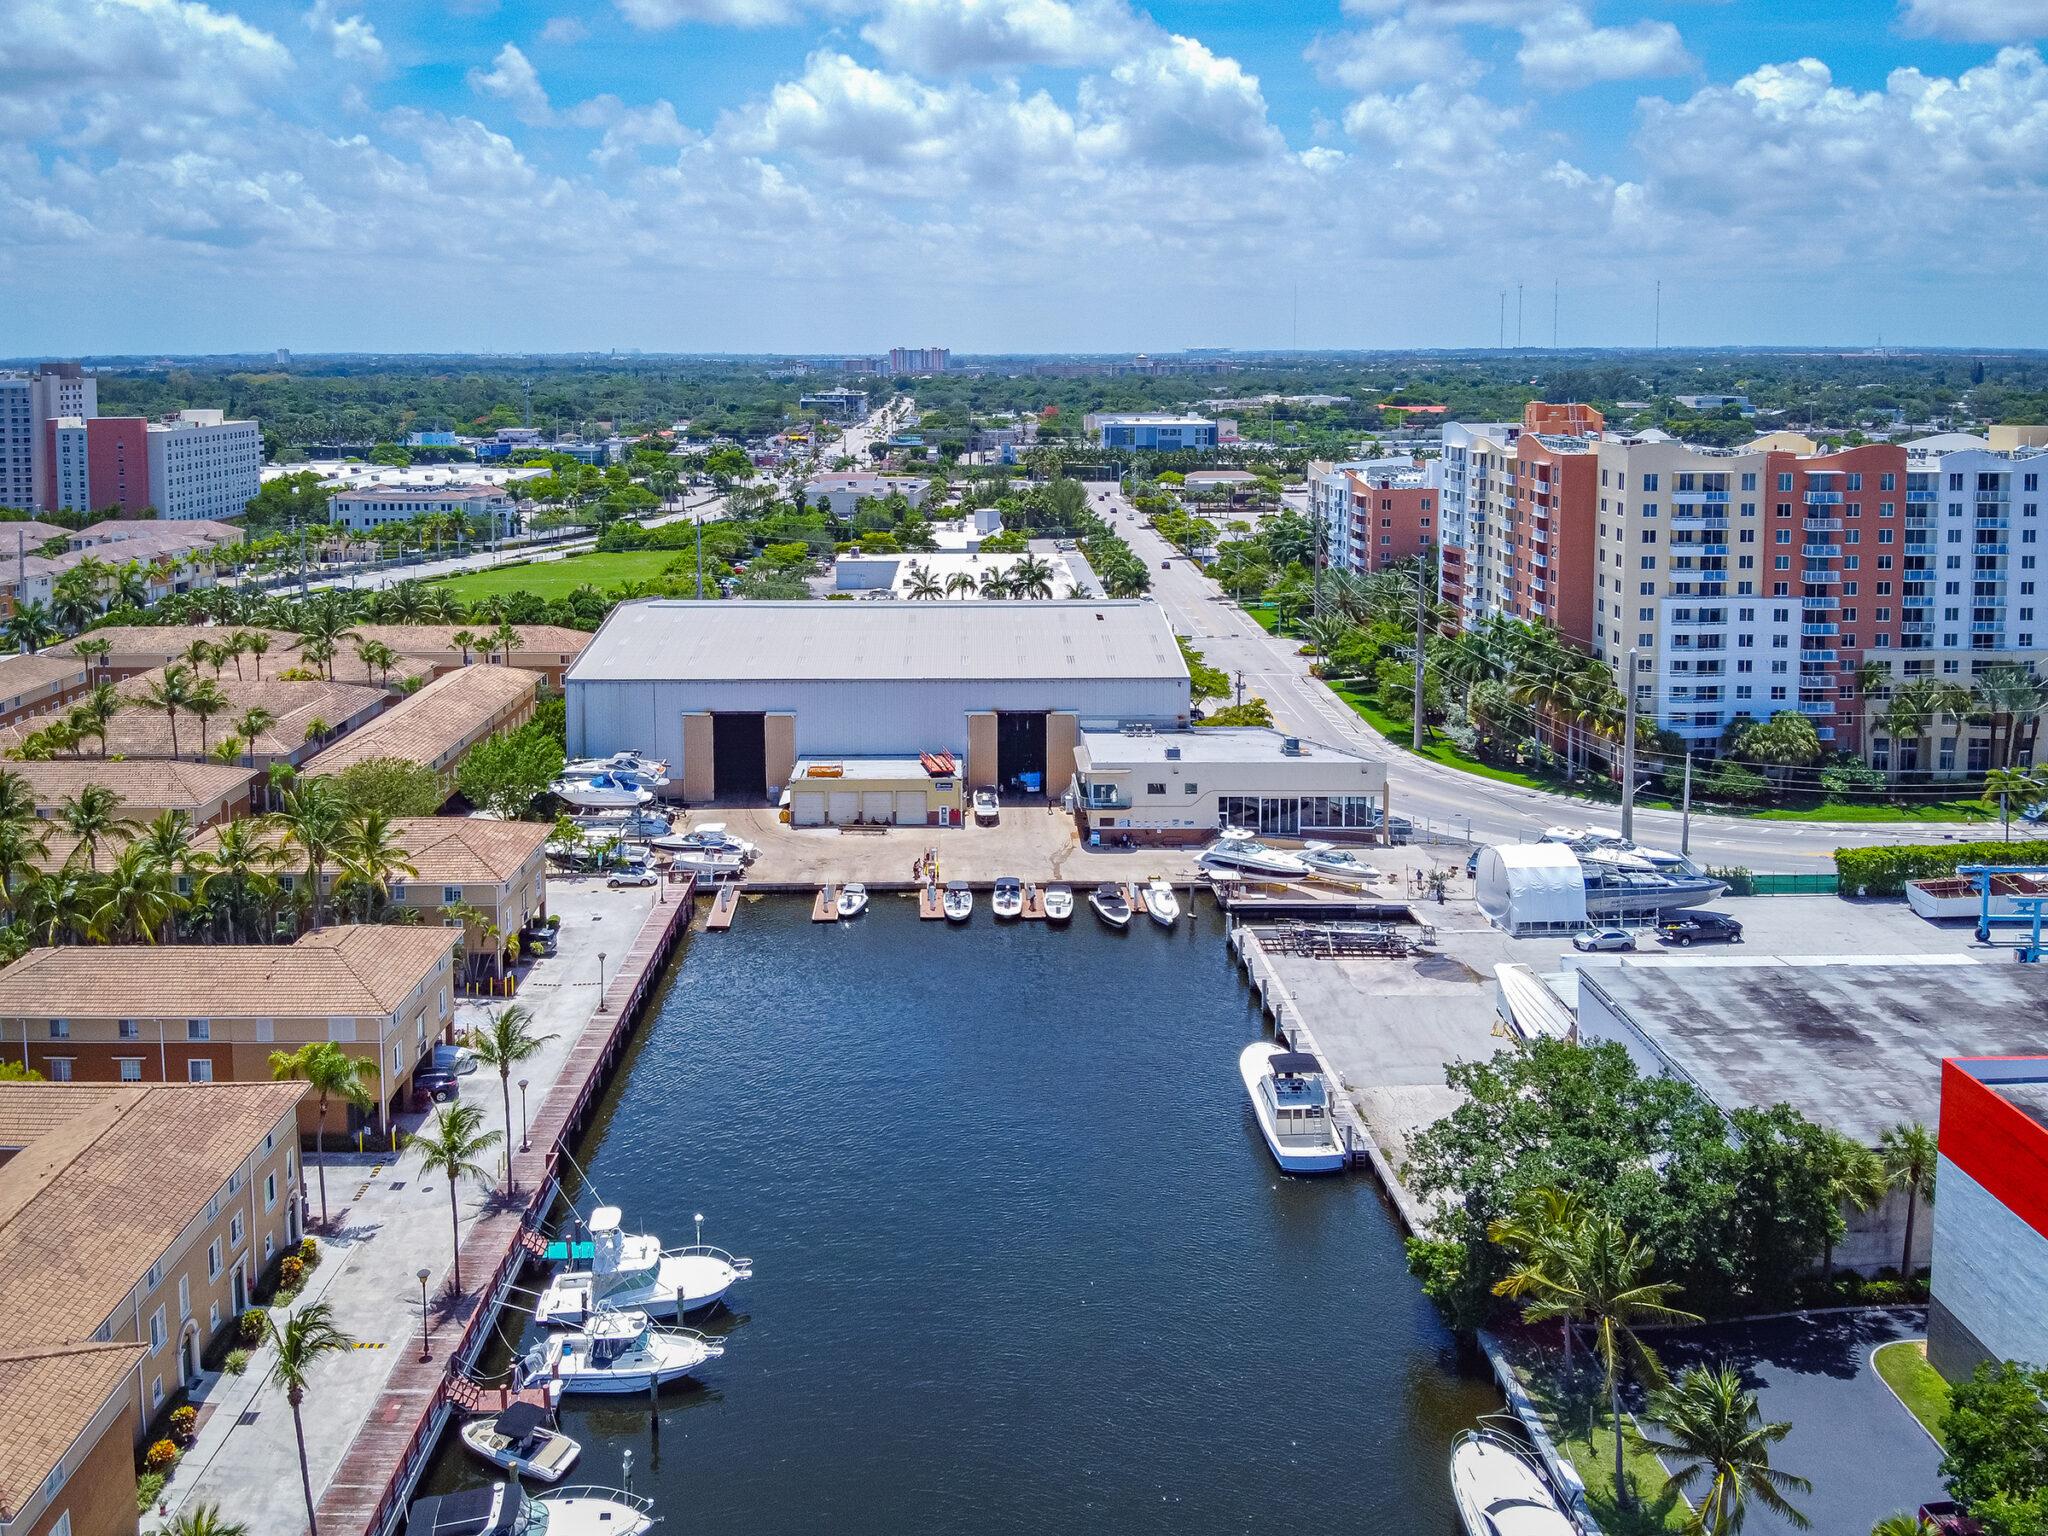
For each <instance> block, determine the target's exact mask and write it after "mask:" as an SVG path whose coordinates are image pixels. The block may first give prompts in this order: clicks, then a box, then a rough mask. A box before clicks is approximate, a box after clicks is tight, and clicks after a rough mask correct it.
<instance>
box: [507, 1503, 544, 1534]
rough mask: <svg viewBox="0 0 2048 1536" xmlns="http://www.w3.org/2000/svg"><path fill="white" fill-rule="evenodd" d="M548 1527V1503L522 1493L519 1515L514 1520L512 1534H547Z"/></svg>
mask: <svg viewBox="0 0 2048 1536" xmlns="http://www.w3.org/2000/svg"><path fill="white" fill-rule="evenodd" d="M547 1528H548V1507H547V1505H545V1504H543V1503H541V1501H540V1500H539V1499H536V1498H533V1497H531V1496H529V1495H524V1494H522V1495H521V1496H520V1500H519V1514H518V1517H517V1518H516V1519H514V1520H513V1522H512V1536H545V1533H546V1531H547Z"/></svg>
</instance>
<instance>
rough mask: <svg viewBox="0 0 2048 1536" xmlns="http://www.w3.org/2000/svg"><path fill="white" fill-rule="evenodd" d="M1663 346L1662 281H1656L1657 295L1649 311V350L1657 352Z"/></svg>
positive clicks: (1659, 279)
mask: <svg viewBox="0 0 2048 1536" xmlns="http://www.w3.org/2000/svg"><path fill="white" fill-rule="evenodd" d="M1663 345H1664V279H1663V278H1661V277H1660V278H1658V279H1657V293H1656V297H1655V298H1654V299H1653V300H1652V303H1651V309H1650V350H1652V351H1653V352H1654V351H1658V350H1660V349H1661V348H1662V347H1663Z"/></svg>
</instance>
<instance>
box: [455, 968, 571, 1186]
mask: <svg viewBox="0 0 2048 1536" xmlns="http://www.w3.org/2000/svg"><path fill="white" fill-rule="evenodd" d="M554 1038H555V1037H554V1036H553V1035H537V1034H535V1033H534V1032H533V1014H532V1013H531V1012H530V1011H529V1010H528V1009H526V1008H525V1007H523V1006H522V1005H520V1004H518V1003H514V1004H512V1006H511V1007H509V1008H501V1009H499V1010H498V1011H497V1012H496V1013H494V1014H492V1015H490V1017H489V1018H488V1019H487V1020H486V1021H485V1023H484V1027H483V1028H482V1029H472V1030H471V1031H470V1032H469V1048H470V1050H471V1051H472V1052H474V1053H475V1055H476V1059H477V1060H478V1061H480V1062H482V1063H483V1064H484V1065H485V1066H487V1067H496V1068H497V1069H498V1088H499V1091H500V1092H501V1093H502V1094H503V1095H504V1099H505V1174H506V1179H507V1181H508V1182H509V1181H510V1178H511V1173H512V1069H513V1068H514V1067H517V1066H518V1065H519V1064H520V1063H521V1062H524V1061H530V1060H531V1059H532V1058H533V1057H534V1056H536V1055H538V1054H539V1052H540V1048H541V1046H542V1044H543V1043H544V1042H546V1041H549V1040H552V1039H554Z"/></svg>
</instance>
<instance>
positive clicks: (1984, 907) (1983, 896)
mask: <svg viewBox="0 0 2048 1536" xmlns="http://www.w3.org/2000/svg"><path fill="white" fill-rule="evenodd" d="M1956 873H1957V874H1959V875H1968V876H1969V877H1970V878H1971V879H1973V880H1975V881H1976V882H1977V942H1978V943H1980V944H1988V943H1990V942H1991V930H1992V929H1993V928H2025V929H2026V930H2027V942H2026V943H2024V944H2022V945H2021V946H2020V947H2019V949H2018V950H2017V951H2016V952H2015V955H2014V958H2016V959H2017V960H2018V961H2019V962H2020V964H2021V965H2038V964H2040V962H2041V919H2042V915H2043V913H2044V912H2048V896H2012V897H2008V898H2007V899H2008V900H2010V901H2011V902H2012V904H2013V905H2014V906H2015V907H2017V908H2018V909H2019V910H2018V911H2016V912H1993V911H1992V910H1991V886H1992V882H1993V881H1994V880H1996V879H1997V878H1998V876H2000V875H2048V864H1965V865H1962V866H1961V867H1960V868H1958V869H1957V870H1956Z"/></svg>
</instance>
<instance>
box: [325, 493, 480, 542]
mask: <svg viewBox="0 0 2048 1536" xmlns="http://www.w3.org/2000/svg"><path fill="white" fill-rule="evenodd" d="M436 515H453V516H456V517H461V518H489V519H490V520H491V522H492V525H493V526H494V527H495V528H496V529H497V531H498V532H499V533H500V534H508V533H514V532H517V531H518V524H519V517H518V509H517V506H516V505H515V504H514V502H513V500H512V498H511V496H509V495H508V494H506V492H505V491H504V490H503V489H502V488H501V487H499V486H495V485H444V486H437V487H426V486H420V487H411V486H392V485H366V486H362V487H359V488H357V489H355V490H347V491H341V492H339V493H337V494H336V495H334V496H332V497H330V498H328V502H327V516H328V520H329V521H330V522H332V523H334V524H335V525H336V526H337V527H340V528H347V529H351V530H353V531H355V532H359V533H360V532H365V531H367V530H369V529H372V528H382V527H384V526H386V525H387V524H390V523H410V522H413V521H415V520H416V519H418V518H422V517H428V516H436Z"/></svg>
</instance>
